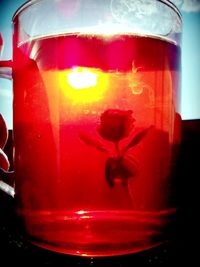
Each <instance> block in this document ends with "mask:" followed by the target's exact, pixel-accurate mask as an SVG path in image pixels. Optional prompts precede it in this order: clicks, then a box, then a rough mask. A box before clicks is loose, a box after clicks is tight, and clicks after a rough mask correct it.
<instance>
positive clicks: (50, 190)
mask: <svg viewBox="0 0 200 267" xmlns="http://www.w3.org/2000/svg"><path fill="white" fill-rule="evenodd" d="M179 54H180V49H179V47H178V46H176V45H175V44H173V43H170V42H168V41H166V40H162V39H158V38H153V37H145V36H131V35H119V36H112V37H109V38H108V37H105V36H101V35H99V36H98V35H93V36H92V35H75V34H74V35H60V36H59V35H58V36H49V37H44V38H39V39H34V40H31V41H30V42H27V43H24V44H22V45H21V46H20V47H19V48H18V49H16V51H14V61H15V62H16V64H15V72H14V75H15V77H14V107H15V109H14V112H15V113H14V129H15V136H14V138H15V170H16V172H17V176H18V177H17V181H16V192H17V195H18V200H19V212H20V213H21V214H23V216H24V218H25V224H26V228H27V232H28V234H29V235H30V237H31V239H32V240H33V242H35V243H37V244H38V245H40V246H43V247H46V248H49V249H52V250H55V251H59V252H64V253H70V254H80V255H92V256H95V255H98V256H105V255H117V254H124V253H131V252H136V251H140V250H143V249H147V248H149V247H152V246H155V245H157V244H159V243H160V242H163V241H164V237H163V236H162V232H163V231H164V229H165V227H166V226H167V225H168V224H169V222H170V216H171V215H172V214H173V212H174V209H173V208H172V206H171V204H170V201H171V199H170V189H169V188H170V183H171V179H172V178H171V177H172V175H171V170H172V166H173V165H174V160H175V155H174V147H176V145H177V144H178V143H179V122H180V116H179V115H178V113H177V110H178V101H179V92H178V89H179V58H180V55H179ZM72 73H73V75H71V74H72ZM74 73H75V74H74ZM110 109H111V110H113V109H114V110H119V111H127V110H131V111H132V112H133V113H132V116H133V117H134V119H135V122H134V125H132V126H133V127H132V130H131V131H130V132H128V133H127V135H126V137H123V138H121V139H120V141H119V142H118V144H117V145H116V142H115V143H114V142H112V140H111V141H110V140H108V139H105V138H103V137H102V136H101V135H100V134H99V132H98V128H99V126H100V123H101V119H100V118H101V115H102V113H104V112H105V111H106V110H110ZM111 124H112V123H111ZM152 125H153V127H152V128H151V129H149V131H148V133H147V134H146V135H145V136H144V137H143V138H141V140H140V141H139V142H138V143H137V144H136V145H134V146H132V147H131V148H130V149H128V150H127V151H126V153H125V154H123V153H122V150H123V148H124V147H126V146H127V144H129V143H130V142H131V140H132V139H133V136H134V135H136V133H138V132H139V131H140V130H142V129H147V128H148V127H150V126H152ZM108 127H109V125H108ZM120 133H121V132H120ZM81 134H84V135H86V136H87V137H88V136H89V139H90V141H88V140H85V139H84V138H81V137H80V136H81ZM114 134H116V131H114ZM91 140H93V141H91ZM94 140H95V141H94ZM92 142H93V143H92ZM95 142H101V144H103V146H104V147H106V151H101V150H100V149H99V148H97V145H95V144H96V143H95ZM91 143H92V144H91ZM94 143H95V144H94ZM117 146H118V148H117ZM117 149H118V150H117ZM117 151H118V152H117ZM119 154H120V155H122V154H123V164H124V162H126V167H124V165H123V168H122V169H123V170H122V171H121V169H120V168H119V161H116V162H117V163H116V164H117V171H115V170H113V169H112V170H111V168H110V167H111V166H109V168H108V170H107V172H106V167H105V166H106V164H107V162H108V159H109V158H114V159H116V157H118V156H116V155H119ZM118 158H119V157H118ZM114 161H115V160H114ZM127 164H128V167H127ZM127 170H129V172H128V171H127ZM109 171H110V172H109ZM108 172H109V173H108ZM127 173H128V174H127ZM108 177H111V178H112V182H113V183H114V186H111V185H109V183H108V179H106V178H108ZM122 181H126V184H125V185H124V184H123V183H122ZM155 240H156V241H155Z"/></svg>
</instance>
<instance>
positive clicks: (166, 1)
mask: <svg viewBox="0 0 200 267" xmlns="http://www.w3.org/2000/svg"><path fill="white" fill-rule="evenodd" d="M42 1H43V0H28V1H27V2H25V3H24V4H22V5H21V6H20V7H19V8H18V9H17V10H16V11H15V13H14V14H13V17H12V21H13V22H14V20H15V19H16V17H18V16H19V15H20V14H21V13H22V12H24V11H25V10H26V9H27V8H29V7H31V6H32V5H34V4H35V3H39V2H42ZM155 1H158V2H160V3H163V4H165V5H167V6H168V7H169V8H171V9H172V10H173V11H174V12H175V13H176V15H177V16H178V17H179V19H180V21H181V22H182V15H181V12H180V10H179V9H178V7H177V6H176V5H175V4H174V3H172V2H171V1H170V0H155Z"/></svg>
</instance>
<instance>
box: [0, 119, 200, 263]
mask: <svg viewBox="0 0 200 267" xmlns="http://www.w3.org/2000/svg"><path fill="white" fill-rule="evenodd" d="M11 143H12V138H11V135H10V138H9V140H8V143H7V145H6V147H5V151H6V152H7V154H8V155H9V157H11V154H9V153H10V147H11V145H10V144H11ZM199 179H200V120H185V121H183V122H182V144H181V150H180V156H179V159H178V162H177V169H176V175H175V185H174V186H175V189H176V190H175V195H176V202H177V206H178V212H177V216H176V217H175V218H173V219H174V221H175V226H174V230H173V231H172V232H171V233H170V235H171V241H170V242H168V243H166V244H163V245H161V246H159V247H157V248H154V249H150V250H147V251H144V252H140V253H136V254H132V255H126V256H117V257H107V258H81V257H75V256H68V255H64V254H58V253H54V252H51V251H46V250H43V249H40V248H37V247H35V246H33V245H31V244H30V243H29V242H28V241H27V239H26V236H25V233H24V232H23V227H22V225H21V223H20V221H19V219H18V217H17V216H16V214H15V202H14V200H13V199H11V198H9V197H8V196H7V195H5V194H4V193H3V192H0V266H2V267H4V266H11V265H13V264H15V265H17V264H19V265H18V266H21V265H22V264H24V266H30V265H36V264H39V265H40V266H69V267H82V266H83V267H90V266H94V267H132V266H134V267H137V266H139V267H140V266H141V267H142V266H152V267H154V266H163V267H165V266H166V267H168V266H181V265H182V264H184V266H189V267H190V266H191V267H193V266H197V265H198V261H197V260H198V259H196V258H198V248H199V245H198V237H197V232H198V223H197V217H198V214H197V213H198V211H199V204H198V203H200V201H199V200H200V190H199V188H200V186H199Z"/></svg>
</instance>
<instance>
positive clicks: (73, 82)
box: [58, 67, 108, 104]
mask: <svg viewBox="0 0 200 267" xmlns="http://www.w3.org/2000/svg"><path fill="white" fill-rule="evenodd" d="M58 79H59V86H60V88H61V89H62V91H63V92H64V96H66V97H67V98H69V99H71V101H72V103H73V104H79V103H80V104H81V103H92V102H98V101H99V100H101V99H103V98H104V96H105V91H106V90H107V87H108V74H106V73H104V72H103V71H101V70H99V69H94V68H83V67H76V68H73V69H70V70H65V71H62V72H59V76H58Z"/></svg>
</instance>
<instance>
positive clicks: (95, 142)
mask: <svg viewBox="0 0 200 267" xmlns="http://www.w3.org/2000/svg"><path fill="white" fill-rule="evenodd" d="M79 138H80V139H81V140H82V141H83V142H84V143H85V144H87V145H89V146H92V147H95V148H97V149H98V150H100V151H102V152H108V150H107V149H106V148H105V147H104V146H103V144H102V143H101V142H100V141H99V140H97V139H96V138H94V137H93V136H91V135H89V134H87V133H85V132H79Z"/></svg>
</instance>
